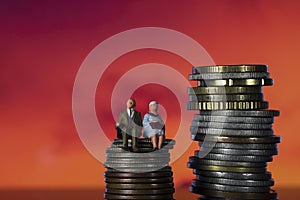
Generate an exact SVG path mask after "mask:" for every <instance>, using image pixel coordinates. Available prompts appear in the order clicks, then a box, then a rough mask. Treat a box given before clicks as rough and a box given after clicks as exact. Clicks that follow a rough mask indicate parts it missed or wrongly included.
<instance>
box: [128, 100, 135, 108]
mask: <svg viewBox="0 0 300 200" xmlns="http://www.w3.org/2000/svg"><path fill="white" fill-rule="evenodd" d="M126 105H127V108H134V107H135V106H136V102H135V100H134V99H133V98H130V99H128V101H127V103H126Z"/></svg>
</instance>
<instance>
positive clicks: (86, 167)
mask: <svg viewBox="0 0 300 200" xmlns="http://www.w3.org/2000/svg"><path fill="white" fill-rule="evenodd" d="M299 10H300V2H299V1H289V2H287V1H276V0H274V1H267V0H266V1H257V0H253V1H239V0H230V1H228V0H225V1H185V2H183V1H181V2H179V3H175V2H173V1H172V2H171V1H92V2H86V1H74V2H71V1H26V2H25V1H2V2H1V3H0V16H1V17H0V21H1V26H0V29H1V32H0V35H1V37H0V44H1V45H0V48H1V54H0V57H1V59H0V63H1V65H0V66H1V67H0V76H1V79H0V81H1V84H0V91H1V98H0V101H1V104H0V106H1V112H0V113H1V115H0V117H1V118H0V121H1V126H0V132H1V140H0V149H1V151H0V157H1V160H2V162H1V165H0V187H1V188H24V187H25V188H36V187H45V188H70V187H99V188H100V187H101V188H103V187H104V181H103V172H104V166H103V164H101V163H99V162H98V161H97V160H96V159H95V158H93V157H92V156H91V155H90V154H89V152H88V151H87V150H86V149H85V147H84V146H83V144H82V143H81V141H80V139H79V136H78V134H77V132H76V130H75V125H74V122H73V118H72V87H73V83H74V80H75V76H76V73H77V71H78V69H79V67H80V65H81V63H82V62H83V60H84V59H85V57H86V56H87V55H88V53H89V52H90V51H91V50H92V49H93V48H94V47H95V46H97V45H98V44H99V43H100V42H102V41H104V40H105V39H107V38H109V37H110V36H112V35H114V34H117V33H119V32H122V31H125V30H128V29H132V28H138V27H147V26H155V27H164V28H169V29H174V30H176V31H180V32H182V33H184V34H186V35H188V36H190V37H192V38H193V39H195V40H196V41H198V42H199V43H200V44H201V45H203V47H204V48H205V49H206V50H207V52H208V53H209V54H210V56H211V57H212V58H213V59H214V61H215V63H217V64H224V63H225V64H234V63H266V64H268V65H269V71H270V73H271V77H272V78H274V82H275V84H274V86H273V87H265V88H264V94H265V99H266V100H268V101H269V102H270V108H273V109H280V111H281V116H280V117H279V118H276V119H275V124H274V130H275V133H276V134H277V135H281V136H282V143H281V144H280V145H279V156H275V159H274V162H273V163H271V164H270V167H269V169H270V170H271V171H272V173H273V176H274V178H275V180H276V187H285V186H289V187H290V186H295V187H296V186H300V182H299V181H298V180H299V178H300V174H299V173H298V169H299V167H300V160H299V156H298V153H299V152H300V144H299V143H300V133H299V127H298V126H299V125H300V123H299V122H300V120H299V108H298V105H299V103H300V93H299V73H300V67H299V66H300V59H299V52H300V40H299V35H300V26H299V22H300V15H299ZM174 42H176V41H174ZM120 45H122V44H120ZM150 62H151V63H154V62H157V63H162V64H165V65H168V66H171V67H173V68H175V69H177V70H178V71H179V72H180V73H181V74H182V75H184V76H185V77H187V75H188V74H189V73H191V65H190V64H189V63H188V62H187V61H185V60H184V59H182V58H180V57H179V56H177V55H175V54H172V53H169V52H166V51H161V50H154V49H147V50H138V51H134V52H130V53H128V54H126V55H123V56H121V57H119V58H118V59H116V60H115V61H114V62H113V63H112V64H111V65H110V66H109V68H108V70H106V71H105V76H104V75H103V77H102V78H101V79H100V82H99V85H98V89H97V94H96V99H95V100H96V110H97V113H98V114H99V113H101V114H102V115H103V114H106V113H107V118H105V119H100V117H99V121H100V123H101V125H102V126H105V132H106V133H107V135H108V136H109V137H110V138H113V137H114V134H115V131H114V129H113V124H114V121H113V118H112V115H111V113H110V112H111V111H110V107H107V106H103V105H107V104H109V103H110V102H108V100H107V99H105V98H103V97H104V96H105V95H111V92H112V89H113V87H112V86H113V84H114V83H115V82H116V81H117V80H118V78H120V77H121V75H122V74H123V73H124V72H126V71H127V70H129V69H131V68H133V67H135V66H138V65H140V64H144V63H150ZM124 92H126V91H124ZM133 96H134V97H135V98H136V100H137V102H138V106H137V108H138V109H139V110H141V111H142V113H143V114H144V113H145V112H146V111H147V103H148V101H149V100H151V99H157V100H158V101H159V102H160V103H161V104H162V105H164V107H165V108H166V110H167V112H168V116H169V117H168V121H167V130H168V133H167V136H168V137H172V136H174V132H176V131H177V129H178V122H179V118H178V115H179V114H180V110H179V107H178V101H170V98H173V97H174V94H172V92H170V91H169V90H168V89H167V88H165V87H163V86H159V85H155V84H152V85H151V84H150V85H146V86H142V87H140V88H139V89H138V90H137V91H136V92H135V93H134V95H133ZM186 99H187V100H188V97H187V98H186ZM109 105H110V104H109ZM173 108H174V109H173ZM186 134H187V137H186V139H190V136H189V132H188V129H187V130H186ZM99 145H101V144H99ZM196 148H198V147H197V143H196V142H195V144H193V145H192V146H191V147H190V148H189V149H188V151H187V152H186V153H185V154H184V155H183V156H182V157H181V158H180V159H179V160H177V161H176V162H175V163H173V165H172V166H173V170H174V177H175V183H176V187H180V186H186V185H188V184H189V183H190V181H191V179H192V178H193V177H194V176H193V174H192V170H190V169H188V168H187V167H186V163H187V161H188V157H189V156H190V155H192V154H193V151H194V150H195V149H196Z"/></svg>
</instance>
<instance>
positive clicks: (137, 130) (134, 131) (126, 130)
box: [116, 98, 143, 152]
mask: <svg viewBox="0 0 300 200" xmlns="http://www.w3.org/2000/svg"><path fill="white" fill-rule="evenodd" d="M126 105H127V108H126V110H124V111H123V112H121V113H120V117H119V121H118V123H117V124H116V128H120V129H121V132H122V139H123V149H124V150H127V151H128V150H129V148H128V139H129V138H131V141H132V150H133V151H134V152H137V151H138V148H137V140H138V137H140V136H141V134H142V126H143V125H142V115H141V113H140V112H138V111H136V110H135V109H134V108H135V106H136V102H135V100H134V99H133V98H130V99H128V101H127V103H126Z"/></svg>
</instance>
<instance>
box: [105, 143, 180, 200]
mask: <svg viewBox="0 0 300 200" xmlns="http://www.w3.org/2000/svg"><path fill="white" fill-rule="evenodd" d="M122 143H123V142H122V140H114V141H113V144H112V145H111V147H110V148H107V150H106V162H105V167H106V168H107V170H106V172H105V182H106V192H105V195H104V196H105V199H131V200H133V199H145V200H146V199H147V200H151V199H159V200H168V199H169V200H171V199H173V193H174V191H175V189H174V183H173V172H172V169H171V167H170V166H169V162H170V153H169V150H170V149H172V148H173V146H174V144H175V141H174V140H168V139H165V140H164V143H163V146H162V148H161V149H160V150H157V151H153V147H152V143H151V141H150V140H149V139H139V141H138V144H139V151H138V152H129V151H125V150H123V149H122V148H121V147H122ZM129 147H131V141H130V140H129Z"/></svg>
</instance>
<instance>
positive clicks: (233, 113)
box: [187, 65, 281, 200]
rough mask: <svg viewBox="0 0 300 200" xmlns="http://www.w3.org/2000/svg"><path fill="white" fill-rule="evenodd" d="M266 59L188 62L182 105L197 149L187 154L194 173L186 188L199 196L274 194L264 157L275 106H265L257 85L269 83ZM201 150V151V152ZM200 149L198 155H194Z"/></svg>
mask: <svg viewBox="0 0 300 200" xmlns="http://www.w3.org/2000/svg"><path fill="white" fill-rule="evenodd" d="M267 69H268V68H267V66H266V65H226V66H219V65H217V66H203V67H194V68H193V73H192V74H191V75H189V80H196V81H198V86H197V87H192V88H189V89H188V93H189V99H190V101H189V102H188V103H187V109H189V110H200V114H195V115H194V120H193V122H192V125H191V128H190V131H191V134H192V139H193V140H195V141H198V142H199V146H200V147H201V151H195V154H194V156H191V157H190V158H189V162H188V167H189V168H192V169H193V173H194V174H195V175H196V179H194V180H193V181H192V186H191V188H190V191H191V192H193V193H196V194H200V195H201V196H200V197H201V198H200V199H212V200H213V199H219V200H221V199H231V200H235V199H236V200H242V199H248V200H250V199H277V193H276V192H275V191H273V190H272V189H271V187H272V186H273V185H274V181H273V179H272V175H271V173H270V172H268V171H267V162H271V161H272V160H273V155H276V154H277V143H279V142H280V139H281V138H280V137H278V136H275V135H274V133H273V129H272V124H273V122H274V117H275V116H279V111H277V110H269V109H268V102H266V101H264V97H263V94H262V86H270V85H273V80H272V79H271V78H270V77H269V76H270V75H269V73H268V71H267ZM202 153H203V154H202ZM200 154H201V155H200Z"/></svg>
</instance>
